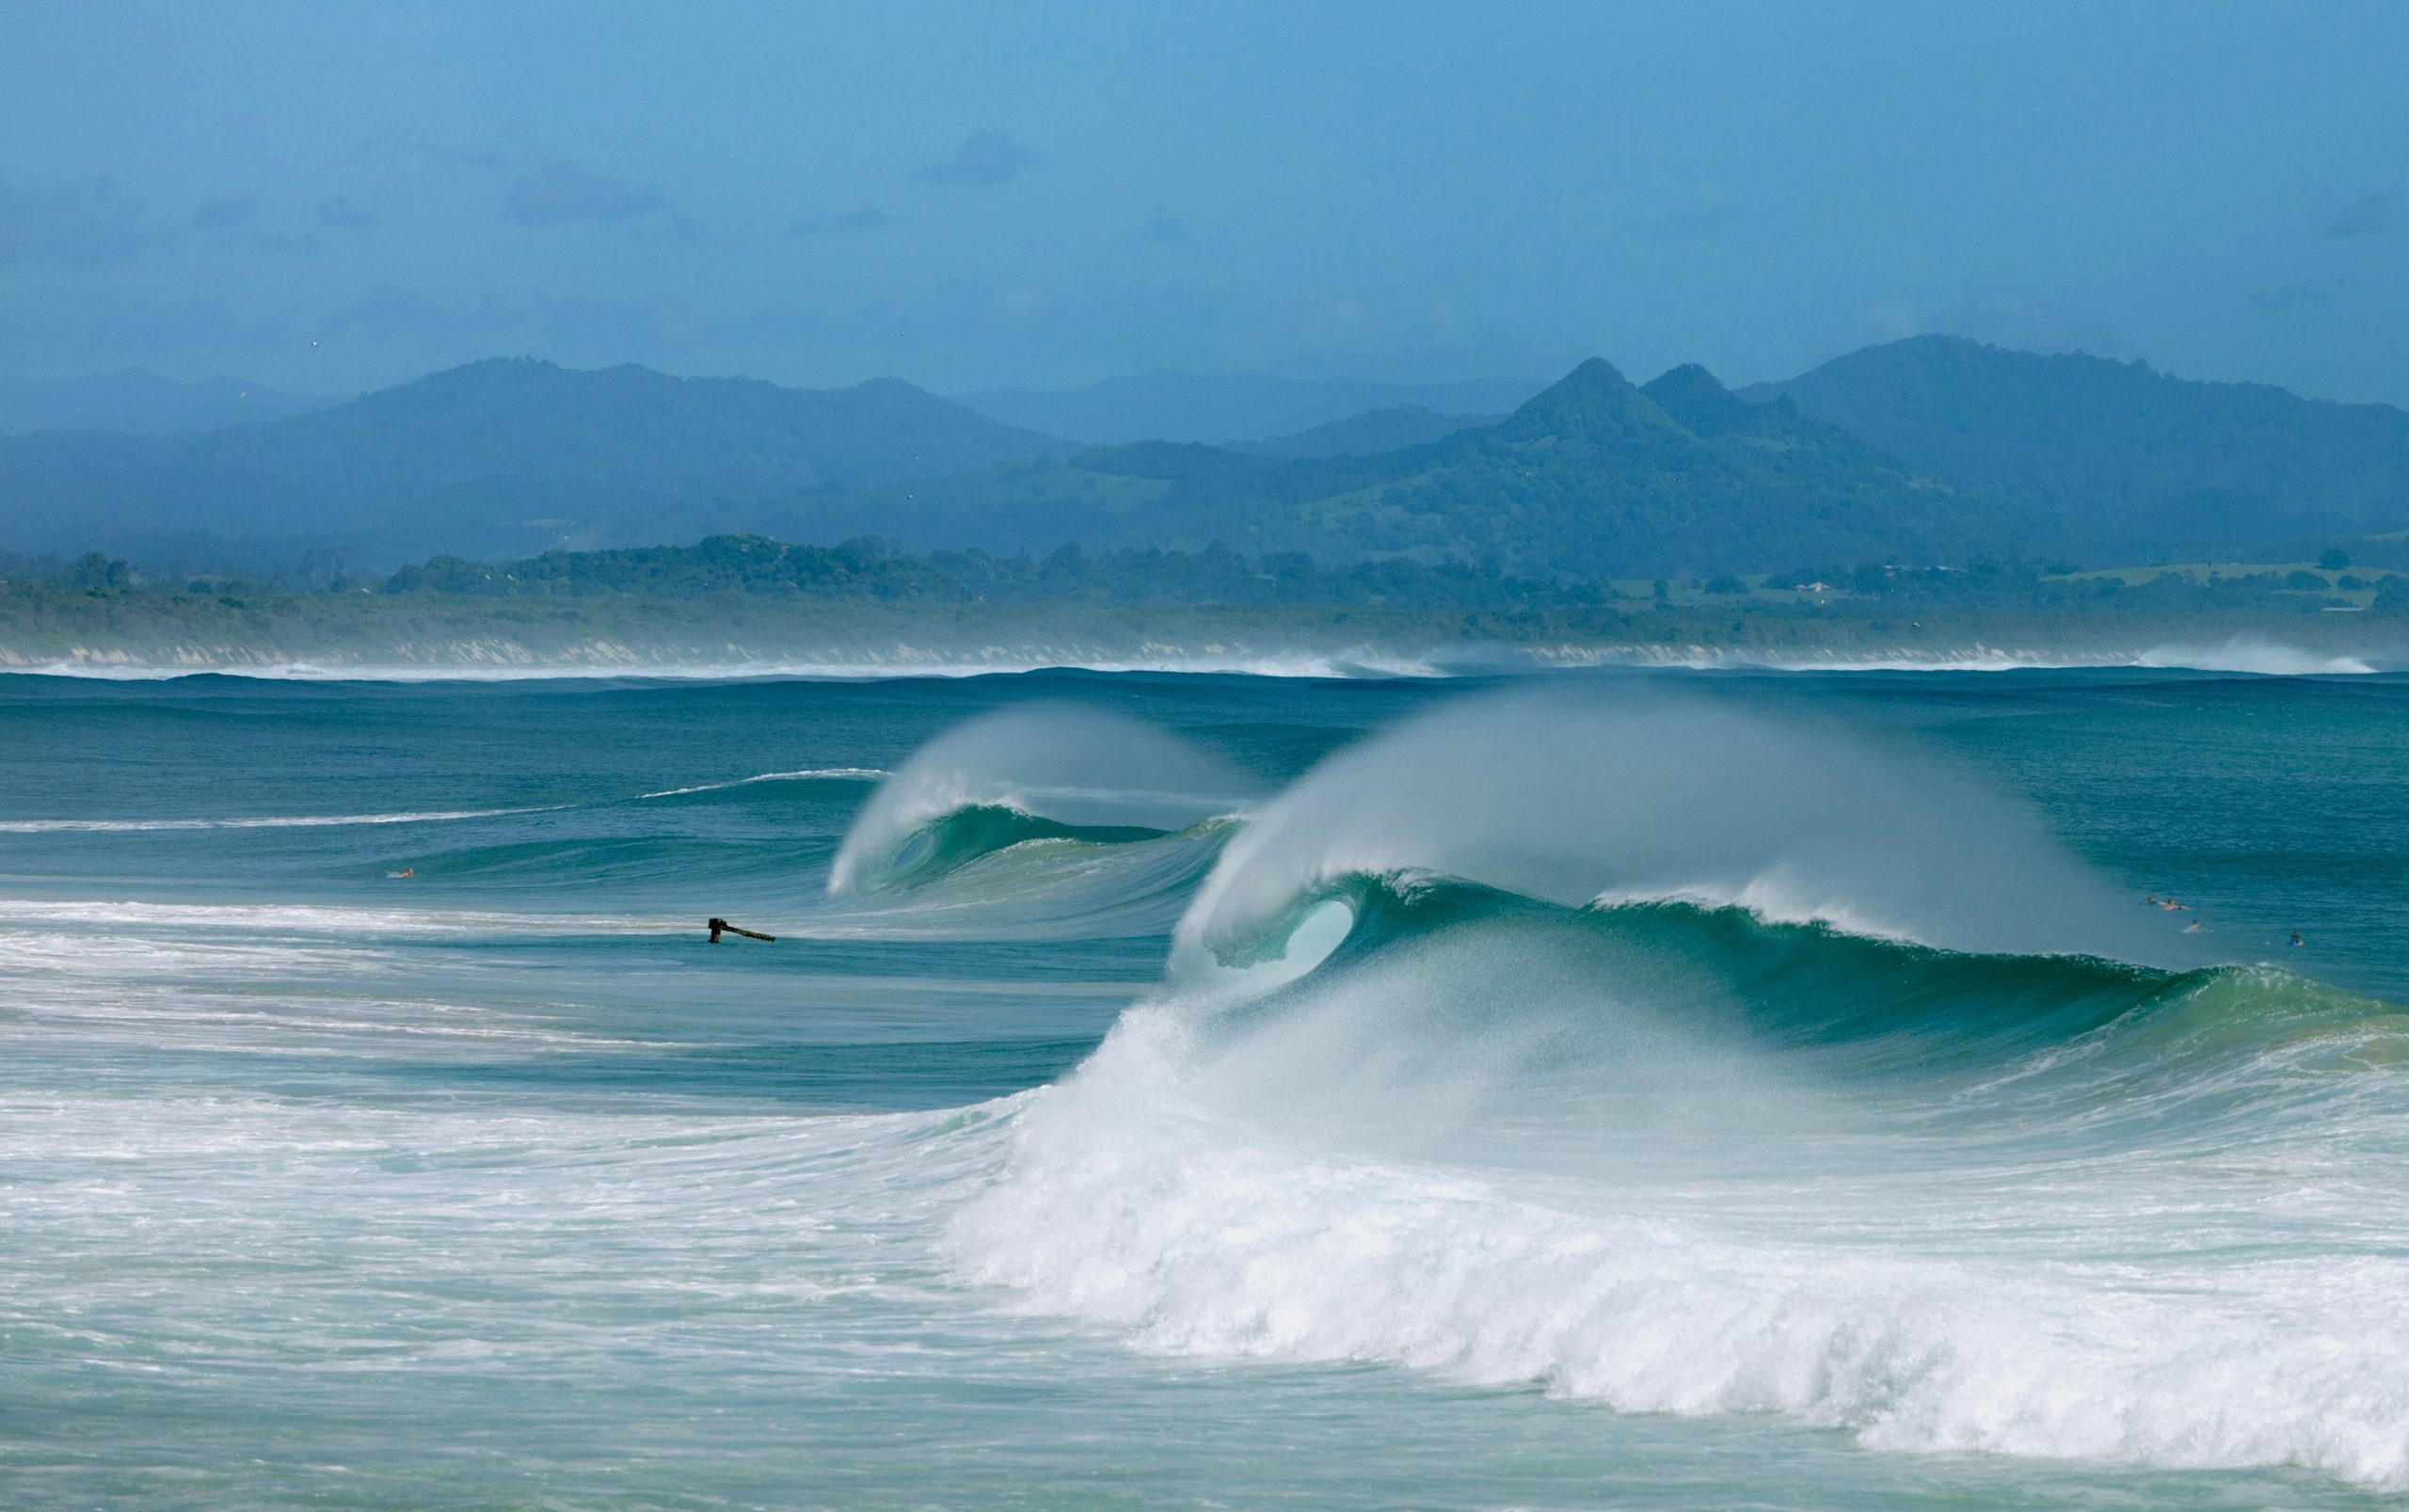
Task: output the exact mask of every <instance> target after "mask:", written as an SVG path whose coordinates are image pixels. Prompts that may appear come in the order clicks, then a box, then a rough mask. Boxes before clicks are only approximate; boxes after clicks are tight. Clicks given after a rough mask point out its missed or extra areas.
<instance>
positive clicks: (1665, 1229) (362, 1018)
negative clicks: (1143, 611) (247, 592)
mask: <svg viewBox="0 0 2409 1512" xmlns="http://www.w3.org/2000/svg"><path fill="white" fill-rule="evenodd" d="M2404 731H2409V677H2404V676H2400V675H2395V674H2376V675H2371V676H2280V677H2279V676H2245V675H2226V674H2213V673H2202V672H2190V671H2181V670H2146V669H2130V668H2128V669H2114V670H2106V669H2092V670H2066V671H2040V670H2028V671H2013V672H1999V671H1991V672H1980V673H1965V674H1956V673H1945V672H1916V673H1905V672H1902V673H1855V674H1831V675H1821V674H1799V673H1793V674H1787V675H1759V674H1748V673H1742V672H1680V671H1657V672H1644V673H1643V672H1630V671H1621V672H1603V673H1595V674H1588V673H1578V674H1565V675H1560V676H1551V677H1546V678H1540V679H1536V680H1524V681H1515V682H1512V683H1511V684H1510V685H1509V684H1508V683H1505V682H1492V681H1490V680H1487V679H1479V678H1462V679H1457V680H1454V681H1448V682H1433V681H1428V680H1421V679H1415V680H1382V679H1378V678H1352V679H1345V680H1338V679H1332V680H1319V679H1310V678H1267V677H1254V676H1236V675H1214V676H1204V675H1174V674H1116V675H1098V674H1082V673H1037V674H1022V675H1013V676H970V677H951V678H932V679H893V680H884V681H880V680H849V681H841V682H831V681H818V680H807V679H792V680H781V679H757V680H748V681H709V680H694V679H680V680H674V681H671V680H646V679H620V680H610V679H595V678H582V679H577V680H573V681H545V680H527V681H508V682H487V683H417V684H396V683H376V682H357V681H341V680H328V681H309V682H296V681H289V680H274V679H260V678H245V677H237V676H195V677H187V678H178V679H168V680H160V681H151V682H122V681H105V680H97V679H84V678H72V677H51V676H0V779H4V780H0V1033H4V1034H5V1035H6V1036H7V1041H8V1048H9V1052H10V1053H9V1054H8V1056H7V1057H6V1058H5V1059H0V1337H5V1340H6V1346H5V1348H0V1502H5V1503H7V1504H9V1505H24V1506H51V1505H59V1506H64V1505H76V1506H95V1505H101V1506H127V1507H133V1506H143V1507H155V1506H168V1507H174V1506H190V1507H215V1506H224V1505H245V1506H258V1507H318V1506H379V1507H396V1508H399V1507H436V1506H447V1507H448V1506H466V1505H550V1506H567V1507H589V1506H637V1505H642V1506H676V1507H696V1508H702V1507H714V1508H716V1507H750V1506H767V1507H786V1506H832V1507H833V1506H848V1507H854V1506H905V1505H910V1506H924V1505H948V1506H974V1505H1030V1506H1041V1505H1042V1506H1061V1505H1079V1506H1140V1505H1145V1506H1156V1505H1194V1506H1208V1505H1218V1506H1228V1505H1268V1504H1289V1505H1300V1506H1315V1507H1344V1506H1361V1507H1384V1506H1394V1505H1400V1504H1412V1505H1425V1506H1462V1507H1475V1506H1504V1505H1511V1506H1535V1507H1536V1506H1547V1507H1581V1506H1603V1505H1615V1506H1628V1505H1647V1506H1697V1507H1723V1506H1746V1505H1761V1506H1785V1507H1795V1506H1829V1507H1835V1508H1840V1507H1869V1506H1900V1507H1906V1506H1918V1507H1923V1506H1931V1505H1936V1504H1938V1505H1951V1506H1970V1507H1990V1506H1996V1507H2034V1506H2068V1507H2074V1506H2080V1507H2085V1508H2091V1507H2113V1506H2133V1507H2142V1506H2159V1505H2168V1504H2191V1505H2208V1506H2234V1507H2243V1506H2266V1505H2283V1506H2360V1505H2381V1504H2389V1503H2391V1502H2392V1501H2394V1500H2397V1499H2398V1498H2399V1497H2400V1496H2401V1495H2403V1494H2409V1217H2404V1216H2403V1215H2404V1214H2409V1175H2404V1174H2403V1173H2404V1171H2409V1161H2404V1156H2409V1017H2403V1016H2402V1014H2401V1011H2400V1010H2399V1009H2398V1008H2396V1007H2394V1006H2393V1005H2396V1004H2401V1003H2409V948H2404V946H2405V945H2409V870H2404V869H2403V867H2402V866H2401V862H2400V860H2399V858H2400V857H2401V855H2402V854H2404V853H2409V797H2404V794H2409V740H2404V739H2403V732H2404ZM848 836H852V837H853V838H852V840H851V842H850V844H849V840H848ZM840 856H842V857H844V858H845V859H844V860H843V862H842V863H841V864H840ZM832 882H833V885H832ZM2146 893H2147V894H2155V895H2156V896H2157V897H2159V898H2162V899H2177V900H2179V901H2180V903H2181V904H2183V905H2185V906H2184V907H2183V908H2181V909H2178V910H2162V909H2158V908H2153V907H2149V906H2147V905H2146V904H2145V902H2144V901H2143V899H2144V895H2145V894H2146ZM710 915H719V916H724V917H726V918H728V919H730V920H733V921H734V922H736V923H738V924H741V925H744V926H747V927H749V928H754V929H758V930H762V931H766V932H771V933H774V934H776V935H778V937H779V938H778V941H777V943H776V944H774V945H761V944H755V943H752V942H745V941H735V942H730V943H727V944H723V945H721V946H719V947H710V946H706V945H705V944H704V943H703V935H702V931H701V927H700V926H701V922H702V920H703V919H704V918H706V917H707V916H710ZM2194 922H2196V923H2197V924H2198V925H2199V926H2200V928H2199V930H2198V931H2197V932H2186V928H2187V926H2188V925H2190V924H2192V923H2194ZM2292 931H2300V932H2301V934H2302V937H2303V941H2304V943H2303V944H2302V945H2301V946H2299V947H2292V946H2290V945H2289V944H2288V943H2287V942H2288V941H2289V938H2290V935H2291V933H2292Z"/></svg>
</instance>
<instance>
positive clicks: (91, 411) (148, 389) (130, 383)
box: [0, 368, 343, 436]
mask: <svg viewBox="0 0 2409 1512" xmlns="http://www.w3.org/2000/svg"><path fill="white" fill-rule="evenodd" d="M342 403H343V398H342V396H339V395H333V394H302V393H284V392H282V391H280V390H275V389H271V388H269V387H268V386H267V385H265V384H263V383H249V382H247V381H245V380H243V379H241V378H200V379H197V380H195V381H193V382H190V383H179V382H177V381H176V380H175V379H172V378H163V377H161V376H159V375H158V374H155V373H145V372H143V371H142V370H141V369H139V368H135V369H129V370H128V371H126V372H124V373H103V374H93V375H92V376H90V377H84V378H0V436H22V435H24V434H25V433H26V432H28V431H115V432H119V433H120V434H123V435H129V436H183V435H197V434H199V433H200V432H202V431H214V430H217V429H220V428H222V427H224V426H228V425H247V424H250V423H251V422H255V421H263V420H285V419H289V418H290V417H292V416H295V415H306V414H309V413H311V411H312V410H319V409H330V408H332V407H333V406H336V405H339V404H342Z"/></svg>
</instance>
